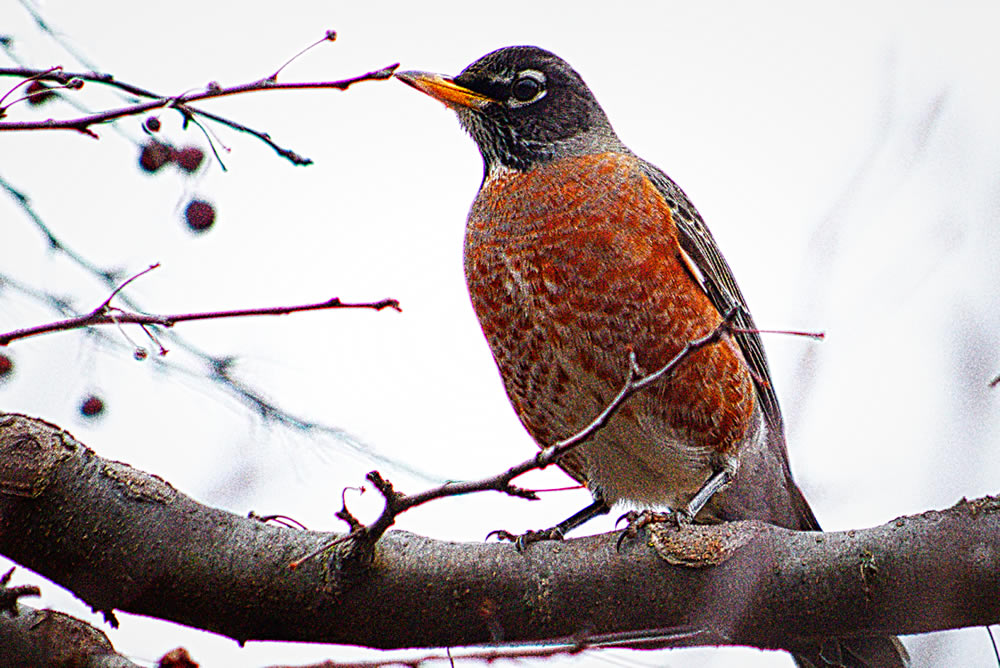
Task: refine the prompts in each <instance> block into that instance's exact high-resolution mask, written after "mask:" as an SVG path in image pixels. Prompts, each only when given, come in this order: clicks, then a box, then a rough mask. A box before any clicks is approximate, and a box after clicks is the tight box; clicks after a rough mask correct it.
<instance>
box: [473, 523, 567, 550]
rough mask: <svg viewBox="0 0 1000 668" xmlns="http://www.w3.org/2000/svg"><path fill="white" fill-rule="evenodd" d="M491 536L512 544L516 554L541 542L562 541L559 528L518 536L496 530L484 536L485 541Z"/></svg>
mask: <svg viewBox="0 0 1000 668" xmlns="http://www.w3.org/2000/svg"><path fill="white" fill-rule="evenodd" d="M492 536H496V537H497V540H500V541H507V542H510V543H513V544H514V548H515V549H516V550H517V551H518V552H524V549H525V548H526V547H528V546H529V545H531V544H532V543H537V542H539V541H543V540H562V539H563V532H562V530H561V529H560V528H559V527H552V528H551V529H541V530H539V531H525V532H524V533H522V534H520V535H516V534H512V533H511V532H509V531H504V530H503V529H497V530H495V531H491V532H489V533H488V534H486V540H489V539H490V538H491V537H492Z"/></svg>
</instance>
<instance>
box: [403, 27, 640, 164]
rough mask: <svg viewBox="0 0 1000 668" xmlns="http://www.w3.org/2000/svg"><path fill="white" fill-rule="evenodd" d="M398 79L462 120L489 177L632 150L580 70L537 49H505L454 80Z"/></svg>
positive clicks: (418, 75) (406, 75) (421, 75)
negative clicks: (494, 171) (573, 157)
mask: <svg viewBox="0 0 1000 668" xmlns="http://www.w3.org/2000/svg"><path fill="white" fill-rule="evenodd" d="M396 76H397V77H399V78H400V79H401V80H402V81H404V82H405V83H407V84H409V85H411V86H413V87H414V88H416V89H418V90H420V91H422V92H424V93H427V94H428V95H430V96H431V97H434V98H436V99H438V100H440V101H442V102H444V103H445V104H446V105H448V106H449V107H451V108H453V109H454V110H455V111H456V112H457V113H458V119H459V121H460V122H461V123H462V126H463V127H464V128H465V129H466V130H467V131H468V132H469V134H471V135H472V138H473V139H474V140H475V142H476V145H477V146H479V152H480V153H482V155H483V160H484V161H485V163H486V171H487V172H489V171H490V170H492V169H494V168H495V167H497V166H504V167H509V168H512V169H519V170H526V169H530V168H531V167H532V166H533V165H535V164H538V163H540V162H545V161H548V160H552V159H555V158H562V157H566V156H571V155H586V154H591V153H604V152H607V151H626V150H627V149H625V147H624V146H623V145H622V143H621V142H620V141H619V140H618V137H617V136H616V135H615V132H614V130H613V129H612V128H611V124H610V123H609V122H608V117H607V116H606V115H605V114H604V110H603V109H601V105H600V104H598V103H597V100H596V99H594V94H593V93H591V92H590V89H589V88H587V84H585V83H584V82H583V79H581V78H580V75H579V74H577V72H576V70H574V69H573V68H572V67H570V66H569V64H568V63H567V62H566V61H564V60H563V59H562V58H560V57H558V56H556V55H555V54H553V53H550V52H548V51H545V50H544V49H539V48H538V47H535V46H510V47H506V48H503V49H499V50H497V51H494V52H492V53H489V54H487V55H485V56H483V57H482V58H480V59H479V60H477V61H476V62H474V63H472V64H471V65H469V66H468V67H466V68H465V69H464V70H462V73H461V74H459V75H458V76H456V77H454V78H450V77H446V76H441V75H438V74H428V73H425V72H400V73H399V74H397V75H396Z"/></svg>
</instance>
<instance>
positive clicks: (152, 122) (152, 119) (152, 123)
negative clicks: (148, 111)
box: [145, 116, 160, 132]
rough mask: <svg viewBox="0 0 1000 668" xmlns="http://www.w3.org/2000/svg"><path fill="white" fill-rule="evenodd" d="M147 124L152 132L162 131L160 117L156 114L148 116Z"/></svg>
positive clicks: (147, 127)
mask: <svg viewBox="0 0 1000 668" xmlns="http://www.w3.org/2000/svg"><path fill="white" fill-rule="evenodd" d="M145 125H146V129H147V130H149V131H150V132H159V131H160V119H159V118H157V117H156V116H147V117H146V123H145Z"/></svg>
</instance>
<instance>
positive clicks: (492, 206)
mask: <svg viewBox="0 0 1000 668" xmlns="http://www.w3.org/2000/svg"><path fill="white" fill-rule="evenodd" d="M679 253H680V251H679V249H678V245H677V229H676V227H675V225H674V222H673V219H672V217H671V212H670V208H669V206H668V205H667V203H666V202H665V201H664V199H663V197H662V196H661V195H660V194H659V192H658V191H657V190H656V188H655V186H654V185H653V184H652V183H651V182H650V181H649V180H648V179H647V178H646V177H645V176H644V175H643V174H642V172H641V171H640V169H639V167H638V161H637V160H636V159H635V158H634V157H632V156H626V155H620V154H604V155H597V156H587V157H581V158H571V159H565V160H561V161H558V162H555V163H549V164H548V165H544V166H542V167H539V168H536V169H534V170H531V171H529V172H526V173H521V172H513V171H510V172H501V173H499V174H497V175H495V176H494V177H493V178H491V179H489V180H487V181H486V182H485V183H484V184H483V187H482V189H481V190H480V193H479V195H478V197H477V199H476V201H475V203H474V204H473V207H472V210H471V212H470V214H469V220H468V226H467V230H466V240H465V272H466V280H467V282H468V287H469V292H470V295H471V298H472V303H473V306H474V308H475V311H476V314H477V316H478V317H479V321H480V323H481V325H482V328H483V332H484V333H485V335H486V338H487V340H488V341H489V344H490V347H491V349H492V351H493V355H494V358H495V359H496V363H497V367H498V368H499V370H500V374H501V376H502V378H503V381H504V385H505V387H506V389H507V394H508V396H509V397H510V400H511V402H512V403H513V405H514V408H515V410H516V411H517V414H518V416H519V417H520V419H521V421H522V422H523V423H524V425H525V427H526V428H527V429H528V431H529V432H530V433H531V435H532V436H533V437H534V438H535V440H536V441H538V442H539V443H540V444H542V445H547V444H550V443H552V442H554V441H556V440H559V439H561V438H565V437H566V436H569V435H570V434H572V433H574V432H576V431H578V430H579V429H581V428H582V427H583V426H585V425H586V424H587V423H588V422H589V421H590V420H591V419H592V418H593V417H594V416H595V415H596V414H597V412H598V411H600V410H601V409H602V408H603V407H604V406H605V405H607V403H608V402H609V401H610V400H611V398H612V397H613V396H614V395H615V393H617V391H618V390H619V389H620V388H621V386H622V383H623V382H624V379H625V377H626V374H627V369H628V366H627V365H628V352H629V351H630V350H634V351H635V354H636V357H637V360H638V363H639V365H640V367H641V368H642V369H643V370H644V371H645V372H647V373H648V372H651V371H654V370H656V369H657V368H659V367H660V366H662V365H663V364H665V363H666V362H667V361H668V360H669V359H670V358H671V357H673V356H674V355H675V354H676V353H677V352H678V351H679V350H680V349H681V347H682V346H683V345H684V344H685V343H686V342H687V341H690V340H692V339H695V338H697V337H700V336H702V335H704V334H706V333H707V332H709V331H710V330H711V329H712V328H713V327H715V326H716V325H717V324H718V323H719V322H720V320H721V317H720V315H719V313H718V311H717V310H716V309H715V307H714V306H713V305H712V303H711V302H710V301H709V299H708V297H707V296H706V295H705V293H704V292H703V291H702V289H701V288H700V286H699V285H698V284H697V283H696V281H695V280H694V279H693V278H692V277H691V275H690V274H689V273H688V271H687V270H686V269H685V268H684V266H683V264H682V261H681V259H680V255H679ZM754 410H755V395H754V390H753V383H752V381H751V378H750V375H749V372H748V369H747V366H746V364H745V363H744V361H743V359H742V357H741V355H740V353H739V352H738V349H737V347H736V346H735V345H734V344H733V343H732V342H730V341H728V340H724V341H722V342H720V343H718V344H715V345H713V346H710V347H708V348H705V349H702V350H700V351H698V352H696V353H695V354H693V355H692V356H691V357H689V358H688V359H687V360H686V361H685V362H684V363H683V365H682V366H681V367H680V368H679V369H678V371H677V372H676V373H675V374H674V375H673V376H672V377H670V378H668V379H665V381H664V382H661V383H659V384H658V386H653V387H650V388H647V389H646V390H644V391H642V392H640V393H639V394H637V395H636V396H634V397H633V398H632V399H630V400H629V403H628V404H627V405H626V406H625V407H624V410H622V411H621V413H620V414H619V415H618V416H616V417H615V419H614V420H613V423H612V425H609V428H608V429H607V430H605V432H603V433H602V434H601V435H600V436H599V437H598V438H596V439H595V440H594V441H593V442H592V443H589V444H588V446H587V447H586V448H585V449H584V450H583V452H582V453H581V457H580V459H581V460H584V461H583V462H582V463H581V465H580V467H581V470H582V471H583V472H582V473H579V474H578V475H577V476H576V477H578V478H586V479H588V481H591V482H593V481H592V480H591V478H593V477H595V476H596V477H598V478H600V477H601V476H602V475H604V476H607V475H608V473H607V471H600V470H596V469H600V468H605V469H606V468H607V467H608V465H610V464H614V465H615V466H618V465H621V466H625V467H627V466H628V465H629V464H628V463H627V462H626V463H623V462H620V461H617V460H616V461H614V462H610V463H609V464H608V465H603V466H602V465H599V464H595V463H594V462H597V461H601V460H603V459H607V458H608V457H609V456H610V457H612V458H614V457H617V458H618V459H621V458H622V457H632V458H633V459H635V460H636V467H638V468H643V467H645V468H646V469H649V473H648V474H643V475H645V476H646V478H648V480H646V481H645V483H646V484H647V486H656V485H674V486H677V485H680V486H683V487H688V486H693V487H694V488H697V486H698V484H700V480H697V481H694V480H695V479H699V478H701V477H702V476H703V475H704V474H705V471H706V470H707V468H708V466H709V463H710V462H711V461H715V460H714V459H713V457H715V456H716V455H717V454H718V453H726V452H728V451H730V450H732V449H734V448H736V447H737V446H738V445H739V444H740V442H741V439H743V438H744V437H745V436H746V434H747V433H748V430H749V429H750V425H751V421H752V419H753V416H754ZM602 449H603V451H604V454H601V452H602ZM612 451H613V452H612ZM609 452H612V454H610V455H609V454H608V453H609ZM595 467H596V468H595ZM667 469H676V470H672V471H671V470H667ZM657 476H659V478H661V480H659V482H655V481H654V480H653V479H654V478H657ZM688 478H691V480H688ZM692 481H694V482H692ZM598 482H599V483H600V484H601V485H603V486H605V487H606V486H607V485H608V484H611V483H610V482H608V481H600V480H598ZM626 491H627V490H626ZM623 496H625V497H626V498H628V495H627V494H623ZM611 500H614V499H611Z"/></svg>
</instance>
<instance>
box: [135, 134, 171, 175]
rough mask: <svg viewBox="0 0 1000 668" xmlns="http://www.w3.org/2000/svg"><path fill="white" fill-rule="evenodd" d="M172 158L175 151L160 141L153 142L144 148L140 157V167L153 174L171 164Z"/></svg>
mask: <svg viewBox="0 0 1000 668" xmlns="http://www.w3.org/2000/svg"><path fill="white" fill-rule="evenodd" d="M172 158H173V151H172V150H171V148H170V147H169V146H167V145H166V144H161V143H160V142H158V141H151V142H149V143H147V144H146V145H145V146H143V147H142V153H141V154H140V155H139V166H140V167H142V169H143V170H145V171H147V172H149V173H150V174H152V173H153V172H155V171H157V170H158V169H160V167H163V165H165V164H167V163H168V162H170V160H171V159H172Z"/></svg>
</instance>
